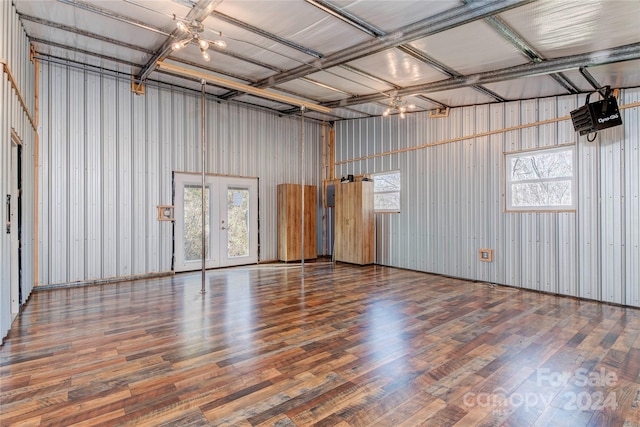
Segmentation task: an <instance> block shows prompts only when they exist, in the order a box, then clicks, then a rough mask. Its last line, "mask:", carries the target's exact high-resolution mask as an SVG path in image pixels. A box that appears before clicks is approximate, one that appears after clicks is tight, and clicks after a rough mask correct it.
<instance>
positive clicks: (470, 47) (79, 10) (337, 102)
mask: <svg viewBox="0 0 640 427" xmlns="http://www.w3.org/2000/svg"><path fill="white" fill-rule="evenodd" d="M314 1H316V2H318V3H321V4H322V8H321V7H318V6H316V5H314V4H313V3H314ZM13 4H14V5H15V7H16V9H17V11H18V13H19V14H20V16H21V20H22V25H23V27H24V29H25V31H26V33H27V36H28V37H30V39H31V41H32V42H34V46H35V48H36V50H37V52H38V53H39V54H47V55H53V56H56V57H58V58H56V59H43V60H52V61H54V60H55V61H65V59H66V60H69V61H74V62H78V63H81V64H87V65H90V66H96V67H104V68H105V69H109V70H117V71H119V72H122V73H126V74H127V75H133V76H135V77H138V78H140V77H141V78H148V79H150V80H159V81H166V82H168V83H170V84H176V85H180V84H181V85H183V86H184V87H187V88H190V89H195V90H197V89H198V88H199V82H197V81H195V80H194V79H190V78H181V77H177V76H169V75H167V74H166V73H164V72H160V71H159V70H155V71H154V69H155V67H154V63H153V62H151V61H152V58H153V60H156V59H159V60H166V61H167V62H174V65H178V66H181V67H185V68H192V69H195V70H197V71H203V72H209V73H213V74H214V75H219V76H221V77H224V78H226V79H229V80H232V81H239V82H241V83H245V84H251V85H256V86H258V87H260V88H263V89H267V90H271V91H274V92H279V91H282V93H283V94H284V95H286V96H289V97H292V98H294V99H295V98H296V97H298V98H300V99H302V100H305V101H310V102H317V103H321V104H322V105H324V106H328V107H335V108H337V109H338V110H340V112H339V113H336V114H337V115H336V116H332V115H331V114H328V115H319V116H322V117H325V118H327V120H331V117H334V118H335V117H338V118H341V117H350V118H353V117H362V116H363V115H376V114H382V113H383V112H384V110H385V106H386V105H388V102H389V99H390V97H391V96H394V95H395V94H398V93H400V94H416V93H423V94H424V96H425V97H427V98H430V99H432V101H429V100H428V99H422V98H420V97H414V98H415V101H412V102H413V103H415V104H416V105H417V106H418V109H419V110H431V109H435V108H439V107H443V106H444V107H447V106H449V107H455V106H462V105H473V104H485V103H495V102H501V97H502V98H504V99H507V100H513V99H528V98H533V97H541V96H553V95H559V96H562V95H566V94H567V93H586V92H591V91H592V90H593V88H592V85H591V83H590V82H589V80H588V79H587V78H586V77H585V76H583V75H582V74H581V73H580V72H579V68H580V67H587V68H586V71H587V72H588V73H589V74H590V75H591V76H592V77H591V78H592V79H594V80H595V81H597V84H600V85H611V86H612V87H619V88H627V87H637V86H640V24H639V22H640V1H639V0H628V1H626V0H566V1H562V0H538V1H534V2H528V1H527V0H521V2H520V3H519V2H518V0H514V2H513V3H512V2H508V3H507V2H500V1H498V2H493V1H490V2H481V1H461V0H439V1H427V0H322V1H319V0H174V1H164V0H13ZM505 7H507V8H509V9H508V10H507V11H505V12H502V10H505V9H504V8H505ZM214 8H215V10H214V11H213V12H212V13H211V14H209V15H206V14H204V12H203V11H205V10H207V11H210V10H212V9H214ZM207 13H209V12H207ZM174 14H175V17H174ZM190 15H192V16H197V18H198V19H199V20H201V21H202V23H203V25H204V30H203V31H201V32H197V34H198V36H199V37H201V38H203V39H206V40H215V39H222V40H224V41H225V42H226V43H227V47H226V49H225V51H224V52H221V51H218V50H217V49H216V48H214V47H211V48H210V49H209V54H210V55H211V57H212V58H211V61H210V62H206V61H205V60H204V59H203V58H202V56H201V54H200V51H199V50H198V48H197V46H196V45H195V44H192V45H189V46H188V47H186V48H185V49H183V50H180V51H176V52H172V51H170V50H169V51H167V49H166V47H167V46H168V43H169V42H171V41H172V38H171V37H172V36H171V34H172V33H176V34H178V33H177V31H176V19H186V17H187V16H190ZM474 17H477V18H474ZM430 18H433V22H434V24H435V25H434V26H429V25H423V24H421V28H422V31H423V34H425V33H429V34H430V35H429V36H428V37H423V38H421V39H415V37H417V35H416V33H415V32H414V31H413V30H415V31H416V32H418V33H419V32H420V30H421V28H418V27H419V26H416V25H415V23H416V22H421V21H423V20H425V19H430ZM430 22H431V21H430ZM358 25H360V27H358ZM407 26H412V32H411V35H410V36H408V35H407V34H405V32H406V31H403V29H404V28H406V27H407ZM367 27H369V28H372V29H373V30H374V31H380V32H383V33H385V34H387V37H383V38H376V37H373V36H371V35H370V34H369V33H368V32H367V30H366V28H367ZM439 28H442V30H439ZM196 31H197V30H196ZM178 37H184V36H182V35H179V36H178ZM40 40H41V41H40ZM127 45H129V46H127ZM65 46H66V48H65ZM622 46H624V49H622ZM601 50H606V52H607V54H601V55H595V56H590V57H589V60H588V61H587V60H585V64H584V65H582V64H581V63H579V62H577V61H576V59H575V58H576V57H577V56H578V55H579V54H584V53H588V52H592V51H594V52H595V51H601ZM523 51H524V52H528V54H527V55H525V54H524V53H522V52H523ZM535 52H537V53H538V54H539V55H540V56H542V57H543V60H542V61H538V60H535V59H534V60H531V59H529V58H530V57H535ZM421 55H422V56H423V57H422V58H421ZM578 57H579V56H578ZM434 62H435V63H434ZM587 62H588V63H587ZM447 70H448V71H447ZM559 72H562V73H563V75H564V76H565V78H567V79H568V82H565V84H563V85H561V84H560V83H558V82H557V81H556V80H554V77H556V78H557V76H553V75H552V74H551V73H559ZM449 73H451V74H453V75H456V76H457V75H458V74H459V75H460V76H458V77H456V78H451V77H450V75H449ZM484 73H488V74H491V76H494V77H495V76H500V79H501V80H500V81H497V82H495V83H491V84H486V85H485V86H484V87H485V88H486V89H487V90H489V91H493V92H495V93H496V94H497V95H499V96H498V97H492V96H491V95H490V94H489V93H483V92H482V90H479V89H478V88H473V87H469V86H468V85H469V84H470V82H471V80H470V78H473V77H477V76H478V75H480V76H482V75H483V74H484ZM123 75H124V74H123ZM492 79H493V78H492ZM181 82H182V83H181ZM435 82H444V83H445V84H446V87H449V88H450V90H446V91H439V92H436V93H429V89H428V88H430V87H433V85H431V84H432V83H435ZM441 87H442V86H441ZM421 89H422V91H421ZM208 92H209V93H212V94H216V95H223V94H224V95H226V96H225V99H226V98H227V97H228V98H229V100H230V101H233V100H234V99H236V98H238V97H240V98H239V101H240V102H244V103H249V104H250V103H254V104H255V105H257V106H259V107H260V108H270V109H272V110H274V111H275V112H281V111H282V109H283V108H282V105H280V104H279V103H272V102H271V101H269V102H265V101H264V100H262V99H259V98H257V97H255V96H246V95H245V96H241V93H240V92H237V91H230V90H227V89H225V88H220V87H215V86H211V87H210V88H208ZM409 99H411V97H410V96H408V95H404V100H405V101H407V102H409ZM293 104H295V101H293ZM284 109H285V110H286V109H290V108H288V107H284ZM357 109H360V110H361V111H357Z"/></svg>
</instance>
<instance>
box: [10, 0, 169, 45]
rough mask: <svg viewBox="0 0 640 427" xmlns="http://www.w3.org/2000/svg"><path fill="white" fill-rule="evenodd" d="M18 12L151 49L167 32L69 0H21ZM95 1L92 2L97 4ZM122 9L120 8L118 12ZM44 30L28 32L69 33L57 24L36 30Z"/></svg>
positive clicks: (108, 4)
mask: <svg viewBox="0 0 640 427" xmlns="http://www.w3.org/2000/svg"><path fill="white" fill-rule="evenodd" d="M18 3H19V6H20V7H19V12H20V13H21V14H23V15H28V16H33V17H37V18H41V19H45V20H48V21H53V22H55V23H57V24H60V25H65V26H69V27H73V28H77V29H79V30H81V31H86V32H89V33H94V34H98V35H100V36H107V37H110V38H113V39H116V40H120V41H123V42H127V43H135V44H137V45H139V46H141V47H143V48H147V49H152V48H155V47H156V45H157V44H158V43H159V42H161V41H163V40H164V36H162V35H161V34H158V33H155V32H152V31H149V30H147V29H143V28H140V27H136V26H134V25H131V24H127V23H125V22H122V21H119V20H117V19H112V18H108V17H105V16H104V15H100V14H97V13H94V12H90V11H88V10H83V9H81V8H79V7H74V6H71V5H69V4H64V3H61V2H53V1H50V0H49V1H46V0H44V1H20V2H18ZM94 3H95V2H93V3H92V4H94ZM104 5H105V6H111V8H112V9H113V8H114V6H117V8H119V7H120V6H126V3H124V2H113V1H107V2H104ZM119 13H120V12H119ZM167 19H168V18H165V26H167V22H166V20H167ZM38 29H39V30H41V31H42V32H40V33H29V36H30V37H37V38H42V37H47V36H57V37H58V38H59V37H63V36H60V34H67V32H66V31H64V30H62V29H59V28H55V27H39V28H35V30H38ZM168 29H169V31H171V30H173V27H172V25H169V26H168ZM101 45H102V43H98V44H96V43H95V42H94V48H95V49H99V48H100V47H101Z"/></svg>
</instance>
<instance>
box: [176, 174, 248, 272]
mask: <svg viewBox="0 0 640 427" xmlns="http://www.w3.org/2000/svg"><path fill="white" fill-rule="evenodd" d="M174 185H175V187H174V194H175V198H174V201H173V203H174V206H175V211H174V215H175V223H174V226H175V229H174V231H175V236H174V241H175V253H174V255H175V260H174V261H175V262H174V270H175V271H193V270H199V269H202V263H201V259H202V177H201V176H200V175H198V174H189V173H178V172H176V173H175V174H174ZM204 196H205V197H204V199H205V200H204V201H205V224H204V231H205V260H206V261H205V266H206V268H216V267H226V266H232V265H243V264H255V263H257V262H258V184H257V179H256V178H231V177H222V176H211V175H207V176H206V177H205V195H204Z"/></svg>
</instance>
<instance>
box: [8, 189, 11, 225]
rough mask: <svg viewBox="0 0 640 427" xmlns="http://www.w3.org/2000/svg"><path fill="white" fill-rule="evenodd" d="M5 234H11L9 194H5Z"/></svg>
mask: <svg viewBox="0 0 640 427" xmlns="http://www.w3.org/2000/svg"><path fill="white" fill-rule="evenodd" d="M7 234H11V194H7Z"/></svg>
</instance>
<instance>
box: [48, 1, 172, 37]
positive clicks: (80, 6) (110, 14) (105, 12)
mask: <svg viewBox="0 0 640 427" xmlns="http://www.w3.org/2000/svg"><path fill="white" fill-rule="evenodd" d="M58 1H59V2H60V3H64V4H67V5H69V6H73V7H77V8H78V9H82V10H86V11H88V12H92V13H96V14H98V15H102V16H106V17H107V18H111V19H115V20H117V21H120V22H124V23H125V24H129V25H133V26H135V27H138V28H142V29H143V30H148V31H153V32H154V33H158V34H162V35H163V36H169V35H170V34H169V33H167V32H166V31H165V30H164V29H162V28H158V27H155V26H153V25H149V24H147V23H144V22H142V21H138V20H137V19H133V18H131V17H130V16H125V15H121V14H119V13H117V12H114V11H112V10H108V9H104V8H102V7H100V6H96V5H95V4H92V3H86V2H83V1H81V0H58Z"/></svg>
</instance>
